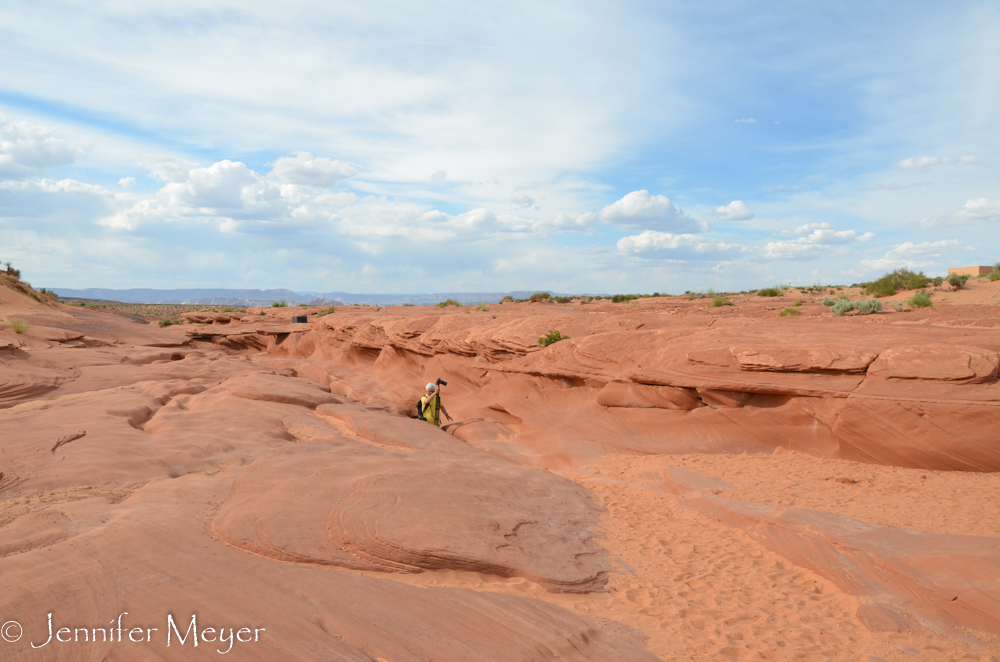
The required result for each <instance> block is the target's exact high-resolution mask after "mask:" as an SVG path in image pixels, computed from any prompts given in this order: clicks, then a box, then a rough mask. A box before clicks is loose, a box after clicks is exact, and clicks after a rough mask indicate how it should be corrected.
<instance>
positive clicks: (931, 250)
mask: <svg viewBox="0 0 1000 662" xmlns="http://www.w3.org/2000/svg"><path fill="white" fill-rule="evenodd" d="M960 248H961V244H960V243H959V241H958V240H957V239H945V240H942V241H925V242H923V243H921V244H914V243H913V242H911V241H907V242H905V243H902V244H900V245H898V246H896V247H894V248H892V249H890V250H889V251H887V252H886V254H885V255H884V256H882V257H880V258H877V259H875V260H861V262H860V264H859V267H860V269H861V272H862V273H866V274H870V273H882V272H886V271H892V270H893V269H898V268H899V267H907V268H909V269H932V268H935V267H940V266H941V263H940V262H938V261H937V260H938V259H939V258H941V257H942V256H943V255H944V254H945V253H947V252H950V251H956V250H959V249H960Z"/></svg>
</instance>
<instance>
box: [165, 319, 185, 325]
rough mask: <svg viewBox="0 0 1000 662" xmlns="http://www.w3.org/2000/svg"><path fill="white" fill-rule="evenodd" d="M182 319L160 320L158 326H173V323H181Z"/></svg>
mask: <svg viewBox="0 0 1000 662" xmlns="http://www.w3.org/2000/svg"><path fill="white" fill-rule="evenodd" d="M183 323H184V320H179V319H173V320H160V326H173V325H174V324H183Z"/></svg>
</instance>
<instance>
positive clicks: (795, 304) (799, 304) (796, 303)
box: [792, 301, 802, 306]
mask: <svg viewBox="0 0 1000 662" xmlns="http://www.w3.org/2000/svg"><path fill="white" fill-rule="evenodd" d="M792 305H793V306H801V305H802V302H801V301H796V302H795V303H793V304H792Z"/></svg>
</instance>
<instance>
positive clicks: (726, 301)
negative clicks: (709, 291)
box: [712, 297, 733, 308]
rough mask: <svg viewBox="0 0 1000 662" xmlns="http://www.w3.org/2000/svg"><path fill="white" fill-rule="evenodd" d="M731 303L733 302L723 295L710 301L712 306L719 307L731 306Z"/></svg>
mask: <svg viewBox="0 0 1000 662" xmlns="http://www.w3.org/2000/svg"><path fill="white" fill-rule="evenodd" d="M731 305H733V302H732V301H730V300H729V299H727V298H725V297H722V298H720V299H714V300H713V301H712V307H713V308H721V307H722V306H731Z"/></svg>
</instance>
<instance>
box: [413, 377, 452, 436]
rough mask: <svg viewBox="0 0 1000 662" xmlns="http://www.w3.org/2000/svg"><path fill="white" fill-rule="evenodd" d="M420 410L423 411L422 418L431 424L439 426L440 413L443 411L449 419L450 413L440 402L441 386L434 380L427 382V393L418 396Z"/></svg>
mask: <svg viewBox="0 0 1000 662" xmlns="http://www.w3.org/2000/svg"><path fill="white" fill-rule="evenodd" d="M420 411H421V412H423V415H424V420H425V421H427V422H428V423H430V424H431V425H437V426H438V427H440V426H441V414H442V413H443V414H444V415H445V416H446V417H447V418H448V420H449V421H451V420H452V418H451V414H449V413H448V410H447V409H446V408H445V406H444V405H443V404H441V387H440V386H439V385H438V384H435V383H434V382H428V384H427V394H426V395H425V396H424V397H422V398H420Z"/></svg>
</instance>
